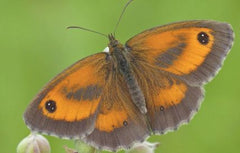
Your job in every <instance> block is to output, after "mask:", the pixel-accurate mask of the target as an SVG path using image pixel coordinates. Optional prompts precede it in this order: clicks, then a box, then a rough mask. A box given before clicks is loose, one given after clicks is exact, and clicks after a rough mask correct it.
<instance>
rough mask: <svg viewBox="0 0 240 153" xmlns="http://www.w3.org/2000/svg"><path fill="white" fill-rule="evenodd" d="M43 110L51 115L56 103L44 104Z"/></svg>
mask: <svg viewBox="0 0 240 153" xmlns="http://www.w3.org/2000/svg"><path fill="white" fill-rule="evenodd" d="M45 108H46V110H47V111H48V112H49V113H53V112H55V111H56V109H57V106H56V102H55V101H53V100H49V101H47V102H46V103H45Z"/></svg>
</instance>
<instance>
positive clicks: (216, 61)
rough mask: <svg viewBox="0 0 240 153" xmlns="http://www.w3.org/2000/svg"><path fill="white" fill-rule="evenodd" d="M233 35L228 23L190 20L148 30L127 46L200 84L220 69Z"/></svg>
mask: <svg viewBox="0 0 240 153" xmlns="http://www.w3.org/2000/svg"><path fill="white" fill-rule="evenodd" d="M233 37H234V34H233V31H232V28H231V26H230V25H229V24H227V23H221V22H216V21H208V20H206V21H204V20H199V21H186V22H178V23H173V24H169V25H165V26H160V27H155V28H152V29H150V30H147V31H144V32H142V33H140V34H138V35H136V36H135V37H133V38H131V39H130V40H129V41H127V43H126V47H127V48H128V50H129V51H130V52H131V54H132V55H133V57H134V58H136V60H144V61H146V62H148V63H150V64H152V65H157V67H158V69H159V70H161V71H164V72H167V73H169V74H170V75H172V76H177V77H178V78H180V79H182V80H184V81H185V82H187V83H188V84H189V85H194V86H196V85H197V86H199V85H201V84H203V83H205V82H207V81H210V79H211V78H212V77H213V76H215V74H216V72H218V70H219V69H220V67H221V65H222V63H223V60H224V59H225V57H226V55H227V54H228V52H229V50H230V48H231V46H232V43H233Z"/></svg>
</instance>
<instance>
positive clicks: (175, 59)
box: [24, 20, 234, 150]
mask: <svg viewBox="0 0 240 153" xmlns="http://www.w3.org/2000/svg"><path fill="white" fill-rule="evenodd" d="M233 38H234V34H233V31H232V28H231V26H230V25H229V24H227V23H222V22H217V21H210V20H195V21H184V22H177V23H172V24H168V25H164V26H159V27H155V28H152V29H149V30H146V31H143V32H142V33H140V34H137V35H136V36H134V37H133V38H131V39H129V40H128V41H127V42H126V43H125V45H123V44H121V43H120V42H119V41H118V40H117V39H115V36H114V35H112V34H109V35H108V39H109V44H108V47H109V52H101V53H97V54H94V55H91V56H88V57H86V58H84V59H82V60H80V61H78V62H76V63H75V64H73V65H72V66H70V67H69V68H67V69H66V70H64V71H63V72H62V73H60V74H59V75H57V76H56V77H55V78H54V79H53V80H51V81H50V82H49V83H48V84H47V85H46V86H45V87H44V88H43V90H42V91H41V92H40V93H39V94H38V95H37V96H36V98H35V99H34V100H33V101H32V103H31V104H30V105H29V106H28V108H27V110H26V112H25V113H24V120H25V123H26V124H27V126H28V127H29V128H30V129H31V130H32V131H37V132H43V133H46V134H49V135H56V136H59V137H63V138H73V139H81V140H83V141H85V142H86V143H88V144H91V145H92V146H94V147H96V148H99V149H107V150H117V149H119V148H129V147H131V146H132V145H133V144H134V143H135V142H139V141H143V140H144V139H145V138H146V137H148V136H149V135H150V134H164V133H166V132H167V131H169V130H175V129H177V128H178V127H179V126H180V125H181V124H182V123H186V122H189V120H190V119H191V118H192V116H193V115H194V114H195V113H196V112H197V110H198V109H199V107H200V104H201V102H202V100H203V97H204V89H203V86H204V84H206V83H207V82H209V81H210V80H211V79H212V78H213V77H214V76H215V75H216V73H217V72H218V71H219V69H220V68H221V66H222V63H223V61H224V59H225V57H226V55H227V54H228V52H229V50H230V48H231V47H232V43H233Z"/></svg>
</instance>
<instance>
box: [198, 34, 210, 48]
mask: <svg viewBox="0 0 240 153" xmlns="http://www.w3.org/2000/svg"><path fill="white" fill-rule="evenodd" d="M198 41H199V42H200V43H201V44H203V45H206V44H208V42H209V36H208V34H206V33H205V32H200V33H199V34H198Z"/></svg>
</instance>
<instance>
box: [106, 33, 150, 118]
mask: <svg viewBox="0 0 240 153" xmlns="http://www.w3.org/2000/svg"><path fill="white" fill-rule="evenodd" d="M109 41H110V42H109V44H108V47H109V53H110V56H111V57H112V58H111V59H112V62H113V64H114V67H115V69H116V70H118V71H119V72H120V73H121V75H122V76H123V78H124V80H125V81H126V84H127V86H128V89H129V93H130V94H131V98H132V101H133V103H134V104H135V105H136V106H137V107H138V109H139V110H140V111H141V113H143V114H145V113H146V112H147V108H146V102H145V98H144V95H143V93H142V90H141V89H140V87H139V85H138V82H137V80H136V78H135V76H134V74H133V72H132V69H131V64H130V60H129V54H130V53H129V51H128V50H127V49H126V48H125V47H124V46H123V45H122V44H121V43H120V42H119V41H118V40H116V39H115V38H114V36H113V35H109Z"/></svg>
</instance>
